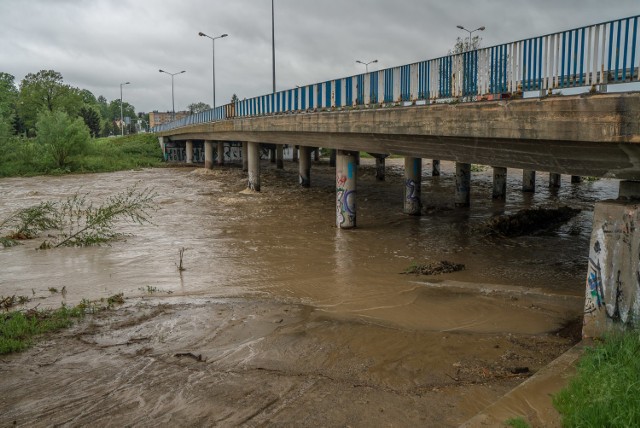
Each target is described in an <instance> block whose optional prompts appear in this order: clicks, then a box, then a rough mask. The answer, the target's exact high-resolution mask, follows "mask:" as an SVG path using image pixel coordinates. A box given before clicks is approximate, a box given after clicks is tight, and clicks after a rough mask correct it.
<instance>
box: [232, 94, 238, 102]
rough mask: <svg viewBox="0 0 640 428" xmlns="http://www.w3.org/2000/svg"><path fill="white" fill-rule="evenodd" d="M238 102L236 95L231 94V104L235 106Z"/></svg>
mask: <svg viewBox="0 0 640 428" xmlns="http://www.w3.org/2000/svg"><path fill="white" fill-rule="evenodd" d="M238 101H239V98H238V96H237V95H236V94H233V96H232V97H231V104H235V103H237V102H238Z"/></svg>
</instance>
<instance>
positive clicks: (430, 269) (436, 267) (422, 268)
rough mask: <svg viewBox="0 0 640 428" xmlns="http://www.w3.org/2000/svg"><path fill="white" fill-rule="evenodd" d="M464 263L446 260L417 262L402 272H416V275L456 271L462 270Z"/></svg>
mask: <svg viewBox="0 0 640 428" xmlns="http://www.w3.org/2000/svg"><path fill="white" fill-rule="evenodd" d="M464 267H465V266H464V265H463V264H461V263H453V262H449V261H447V260H442V261H441V262H436V263H427V264H418V263H414V264H412V265H411V266H409V267H408V268H407V269H406V270H405V271H404V272H402V273H404V274H410V273H413V274H416V275H442V274H444V273H451V272H458V271H461V270H464Z"/></svg>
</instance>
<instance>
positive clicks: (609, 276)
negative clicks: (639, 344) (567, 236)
mask: <svg viewBox="0 0 640 428" xmlns="http://www.w3.org/2000/svg"><path fill="white" fill-rule="evenodd" d="M639 226H640V182H638V181H622V182H620V191H619V196H618V199H615V200H607V201H601V202H596V204H595V208H594V212H593V229H592V232H591V241H590V245H589V261H588V264H589V265H588V270H587V278H586V289H585V305H584V324H583V328H582V334H583V336H584V337H603V336H604V335H606V334H607V333H611V332H616V331H622V330H627V329H633V328H636V329H637V328H638V327H639V324H640V262H638V260H640V227H639Z"/></svg>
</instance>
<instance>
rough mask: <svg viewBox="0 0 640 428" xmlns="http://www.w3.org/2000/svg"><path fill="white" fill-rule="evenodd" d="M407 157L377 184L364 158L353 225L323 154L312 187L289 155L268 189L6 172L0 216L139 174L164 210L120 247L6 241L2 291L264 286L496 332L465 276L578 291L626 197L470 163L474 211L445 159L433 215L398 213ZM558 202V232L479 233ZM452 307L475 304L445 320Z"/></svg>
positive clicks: (430, 201) (268, 179)
mask: <svg viewBox="0 0 640 428" xmlns="http://www.w3.org/2000/svg"><path fill="white" fill-rule="evenodd" d="M366 161H367V160H365V162H366ZM398 161H400V160H391V161H390V162H388V165H389V167H388V171H387V181H385V182H376V181H375V178H374V171H375V169H374V167H373V162H371V165H368V166H363V167H362V168H361V171H360V172H361V177H360V178H359V189H358V217H359V218H358V225H359V229H356V230H351V231H343V230H338V229H336V228H335V226H334V224H335V219H334V218H333V216H334V209H333V205H334V197H335V196H334V188H333V186H334V178H333V169H332V168H329V167H328V165H327V164H326V163H321V164H317V165H314V167H313V170H312V186H313V187H312V188H311V189H302V188H299V187H298V186H297V172H296V168H297V165H295V164H287V165H286V170H285V171H284V172H283V171H276V170H273V169H269V168H270V166H269V167H267V165H266V164H265V169H267V171H265V172H264V178H263V180H264V189H263V192H262V193H260V194H246V193H241V190H242V189H243V188H244V183H245V180H244V178H243V176H242V173H241V172H240V170H239V169H237V168H230V169H224V170H221V171H215V170H214V171H213V172H209V173H205V171H203V170H201V169H185V168H166V169H150V170H142V171H125V172H117V173H109V174H93V175H74V176H64V177H35V178H9V179H2V180H0V218H4V217H6V216H7V215H8V214H9V213H10V212H12V211H14V210H16V209H18V208H21V207H25V206H29V205H32V204H36V203H38V202H39V201H43V200H54V201H55V200H62V199H64V198H66V197H68V196H70V195H72V194H74V193H75V192H88V193H89V194H90V198H91V199H93V200H95V201H97V202H100V201H102V200H104V199H105V198H106V197H108V196H109V195H112V194H114V193H117V192H121V191H122V190H124V189H125V188H127V187H130V186H133V185H135V184H136V183H138V184H139V185H142V186H147V185H149V186H153V187H154V188H155V190H156V192H157V193H158V198H157V202H158V210H157V212H156V213H155V215H154V216H153V222H154V224H153V225H145V226H137V225H133V226H132V225H124V226H123V229H122V231H124V232H126V233H129V234H130V236H128V237H127V239H126V240H124V241H120V242H115V243H113V244H112V245H111V246H104V247H94V248H63V249H52V250H48V251H36V250H34V248H35V247H37V246H38V245H39V243H40V242H41V240H35V241H29V242H25V245H22V246H19V247H15V248H8V249H0V265H1V266H2V270H1V272H0V295H5V296H6V295H12V294H16V295H27V296H30V295H32V292H35V293H36V295H37V296H48V294H49V292H48V291H47V290H48V289H49V287H55V288H58V289H59V288H61V287H62V286H66V289H67V291H68V294H67V296H66V299H67V301H68V302H69V303H72V304H73V303H77V302H78V301H79V300H80V299H82V298H88V299H95V298H100V297H106V296H109V295H113V294H115V293H119V292H123V293H124V294H125V296H135V295H144V294H145V292H146V291H145V289H146V288H147V287H156V288H157V289H159V290H162V291H165V292H172V293H175V294H178V295H180V294H182V295H212V296H239V295H250V294H256V293H258V294H263V293H266V294H267V295H269V296H272V297H274V298H277V299H284V300H287V299H293V300H294V301H296V302H303V303H307V304H310V305H312V306H314V307H316V308H318V309H319V310H322V311H326V312H327V313H331V314H333V315H335V316H356V317H360V318H363V319H368V320H371V321H372V322H386V323H393V324H394V325H398V326H402V327H410V328H427V329H440V330H446V329H455V328H463V329H465V328H466V329H469V328H472V327H473V326H476V327H477V328H479V329H483V328H485V329H488V330H492V329H494V328H495V327H492V326H495V325H497V324H498V321H497V320H491V315H490V313H489V312H490V311H489V309H486V311H485V309H483V304H482V301H481V300H482V299H478V298H474V297H473V296H472V295H470V294H469V293H468V291H465V287H467V288H468V287H469V284H470V285H471V286H473V284H477V286H478V287H481V286H484V285H483V284H500V285H507V286H517V287H527V288H536V289H542V290H546V292H549V293H554V294H562V295H568V296H580V295H582V293H583V280H584V272H585V269H586V256H587V254H588V251H587V247H588V241H589V234H590V232H591V216H592V211H593V203H594V202H595V201H597V200H601V199H607V198H613V197H616V196H617V182H616V181H611V180H599V181H595V182H584V183H581V184H570V183H569V180H568V179H569V177H563V179H564V181H563V183H562V187H561V188H560V189H559V190H553V191H550V190H549V189H548V188H547V186H546V184H547V174H545V173H539V174H538V186H537V192H536V193H535V194H524V193H522V192H521V191H520V190H519V189H520V186H521V171H519V170H510V171H509V176H508V197H507V200H506V201H505V202H503V203H499V202H494V201H493V200H492V199H491V186H492V183H491V169H490V168H487V169H486V170H485V171H481V172H474V173H472V208H471V209H454V208H453V189H454V185H453V175H454V174H453V173H454V171H453V164H451V163H447V162H443V163H442V173H443V175H442V176H440V177H436V178H432V177H428V176H426V175H425V176H424V177H423V189H422V195H423V204H424V206H425V211H426V214H425V215H424V216H422V217H411V216H405V215H403V214H402V213H401V211H402V199H401V198H402V179H401V174H402V170H401V168H400V165H401V162H398ZM425 163H426V161H425ZM424 170H425V173H426V171H430V168H429V167H425V168H424ZM562 204H567V205H570V206H573V207H578V208H581V209H582V210H583V211H582V212H581V213H580V214H579V215H578V216H577V217H576V218H575V219H573V220H572V221H570V222H569V223H567V224H566V225H563V226H562V227H560V228H559V230H557V231H554V232H552V233H547V234H541V235H536V236H529V237H522V238H517V239H498V238H494V237H488V236H484V234H483V233H482V232H481V231H479V226H480V225H481V224H482V223H483V222H485V221H486V220H487V219H488V218H490V217H491V216H492V215H497V214H501V213H513V212H515V211H517V210H519V209H522V208H530V207H534V206H555V205H562ZM183 247H184V248H186V250H185V253H184V264H185V267H186V271H184V272H183V273H182V275H180V274H179V273H178V271H177V267H176V264H177V263H178V251H179V249H180V248H183ZM445 259H446V260H450V261H454V262H457V263H464V264H465V265H466V270H464V271H462V272H458V273H455V274H450V275H448V276H446V277H435V278H431V279H429V278H428V280H425V278H420V277H416V276H410V275H401V274H400V273H401V272H402V271H403V270H404V269H405V268H406V267H407V266H409V265H410V264H411V263H412V262H419V263H424V262H431V261H439V260H445ZM443 278H445V283H444V284H447V281H456V282H457V283H459V284H467V285H466V286H465V287H461V288H460V287H459V288H455V287H454V288H452V289H448V288H446V287H435V288H434V287H431V286H430V285H429V284H438V283H439V282H438V281H442V280H443ZM452 284H453V283H452ZM32 290H33V291H32ZM452 290H453V291H452ZM60 299H62V296H50V297H47V298H46V299H44V300H43V301H42V303H43V304H51V305H57V304H58V303H59V301H60ZM447 302H448V304H447ZM451 304H455V305H457V308H458V309H464V308H473V310H474V312H473V314H472V315H469V316H464V317H459V318H456V319H455V320H448V319H447V310H446V309H447V308H450V307H451V306H450V305H451ZM437 308H443V309H437ZM487 308H488V307H487ZM485 312H486V313H485ZM425 313H431V314H432V315H433V317H431V318H432V320H433V322H432V323H431V324H429V323H427V324H428V325H427V324H424V323H425V322H426V321H424V314H425ZM515 313H516V311H515V310H514V316H516V315H515ZM421 320H422V321H421ZM436 320H437V322H436ZM489 324H491V325H492V326H490V325H489ZM482 325H484V327H481V326H482Z"/></svg>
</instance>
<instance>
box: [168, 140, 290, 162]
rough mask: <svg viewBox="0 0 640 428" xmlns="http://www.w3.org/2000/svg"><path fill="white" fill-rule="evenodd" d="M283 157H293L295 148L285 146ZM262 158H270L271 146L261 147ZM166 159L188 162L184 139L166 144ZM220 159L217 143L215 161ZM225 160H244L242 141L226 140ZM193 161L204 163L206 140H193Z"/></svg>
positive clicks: (214, 153)
mask: <svg viewBox="0 0 640 428" xmlns="http://www.w3.org/2000/svg"><path fill="white" fill-rule="evenodd" d="M283 158H284V159H288V160H291V159H293V148H292V147H289V146H285V147H284V149H283ZM260 159H263V160H265V159H269V148H268V147H262V146H261V147H260ZM164 160H165V161H167V162H186V160H187V157H186V149H185V142H184V141H175V142H174V141H169V142H166V143H165V144H164ZM217 160H218V150H217V147H216V145H215V144H214V146H213V161H214V162H215V161H217ZM224 161H225V163H226V162H241V161H242V143H235V142H226V143H225V144H224ZM193 162H194V163H204V142H203V141H194V142H193Z"/></svg>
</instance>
